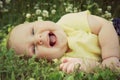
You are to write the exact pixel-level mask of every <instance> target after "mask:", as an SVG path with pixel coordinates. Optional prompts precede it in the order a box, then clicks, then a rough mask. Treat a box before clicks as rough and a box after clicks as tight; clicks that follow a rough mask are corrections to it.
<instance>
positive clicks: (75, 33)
mask: <svg viewBox="0 0 120 80" xmlns="http://www.w3.org/2000/svg"><path fill="white" fill-rule="evenodd" d="M7 48H8V49H9V48H12V49H14V51H15V52H16V54H17V55H20V56H23V55H25V56H29V57H32V56H33V55H35V56H36V58H46V59H48V60H52V59H56V58H57V59H61V58H62V59H61V64H60V69H61V70H62V71H64V72H67V73H70V72H73V71H74V67H75V65H76V64H80V68H79V69H80V70H82V71H86V72H88V71H90V70H91V69H93V68H95V67H96V66H98V65H102V66H105V67H109V68H111V67H113V66H114V67H115V68H116V67H119V66H120V62H119V58H120V52H119V39H118V36H117V33H116V31H115V29H114V27H113V25H112V23H111V22H109V21H107V20H105V19H103V18H101V17H98V16H95V15H91V14H90V12H89V11H83V12H79V13H69V14H66V15H64V16H63V17H61V19H60V20H58V22H56V23H54V22H51V21H35V22H31V23H24V24H20V25H18V26H16V27H15V28H14V29H13V30H12V31H11V33H10V34H9V39H8V42H7Z"/></svg>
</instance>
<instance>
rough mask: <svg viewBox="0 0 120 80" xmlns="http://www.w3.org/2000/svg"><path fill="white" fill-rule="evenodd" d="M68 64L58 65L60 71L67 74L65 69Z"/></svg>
mask: <svg viewBox="0 0 120 80" xmlns="http://www.w3.org/2000/svg"><path fill="white" fill-rule="evenodd" d="M68 65H69V64H68V63H62V64H60V70H62V71H64V72H67V67H68Z"/></svg>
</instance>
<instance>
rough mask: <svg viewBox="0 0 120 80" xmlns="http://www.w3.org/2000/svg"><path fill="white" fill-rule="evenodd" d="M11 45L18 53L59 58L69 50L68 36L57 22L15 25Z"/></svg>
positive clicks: (11, 35)
mask: <svg viewBox="0 0 120 80" xmlns="http://www.w3.org/2000/svg"><path fill="white" fill-rule="evenodd" d="M10 40H11V41H10V43H11V44H10V45H11V48H13V49H14V50H15V52H16V53H17V54H18V55H23V54H24V53H25V55H27V56H30V57H31V56H33V55H36V57H37V58H47V59H53V58H59V57H61V56H63V54H64V53H65V51H66V50H67V36H66V34H65V33H64V31H63V30H62V29H61V27H59V26H58V25H57V24H55V23H53V22H50V21H36V22H32V23H25V24H21V25H19V26H17V27H15V28H14V29H13V30H12V32H11V34H10Z"/></svg>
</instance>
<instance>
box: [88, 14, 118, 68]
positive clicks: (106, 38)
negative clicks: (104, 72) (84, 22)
mask: <svg viewBox="0 0 120 80" xmlns="http://www.w3.org/2000/svg"><path fill="white" fill-rule="evenodd" d="M88 22H89V25H90V28H91V31H92V33H94V34H97V35H98V38H99V43H100V46H101V51H102V59H103V62H102V63H103V65H105V66H107V67H111V63H112V64H113V65H115V66H117V65H118V64H120V62H119V58H120V52H119V39H118V36H117V33H116V31H115V29H114V26H113V25H112V23H111V22H109V21H107V20H105V19H103V18H101V17H98V16H94V15H89V16H88Z"/></svg>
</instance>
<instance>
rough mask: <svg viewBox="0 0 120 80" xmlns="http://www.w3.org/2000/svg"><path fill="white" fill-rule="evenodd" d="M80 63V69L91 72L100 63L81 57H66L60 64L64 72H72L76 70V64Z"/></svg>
mask: <svg viewBox="0 0 120 80" xmlns="http://www.w3.org/2000/svg"><path fill="white" fill-rule="evenodd" d="M77 64H80V66H79V68H78V69H79V70H81V71H85V72H90V71H91V70H92V69H93V68H94V67H95V66H97V65H98V64H99V63H98V62H97V61H94V60H90V59H89V60H88V59H85V60H83V59H81V58H64V59H62V63H61V64H60V69H61V70H62V71H64V72H67V73H71V72H73V71H74V70H75V65H77Z"/></svg>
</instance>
